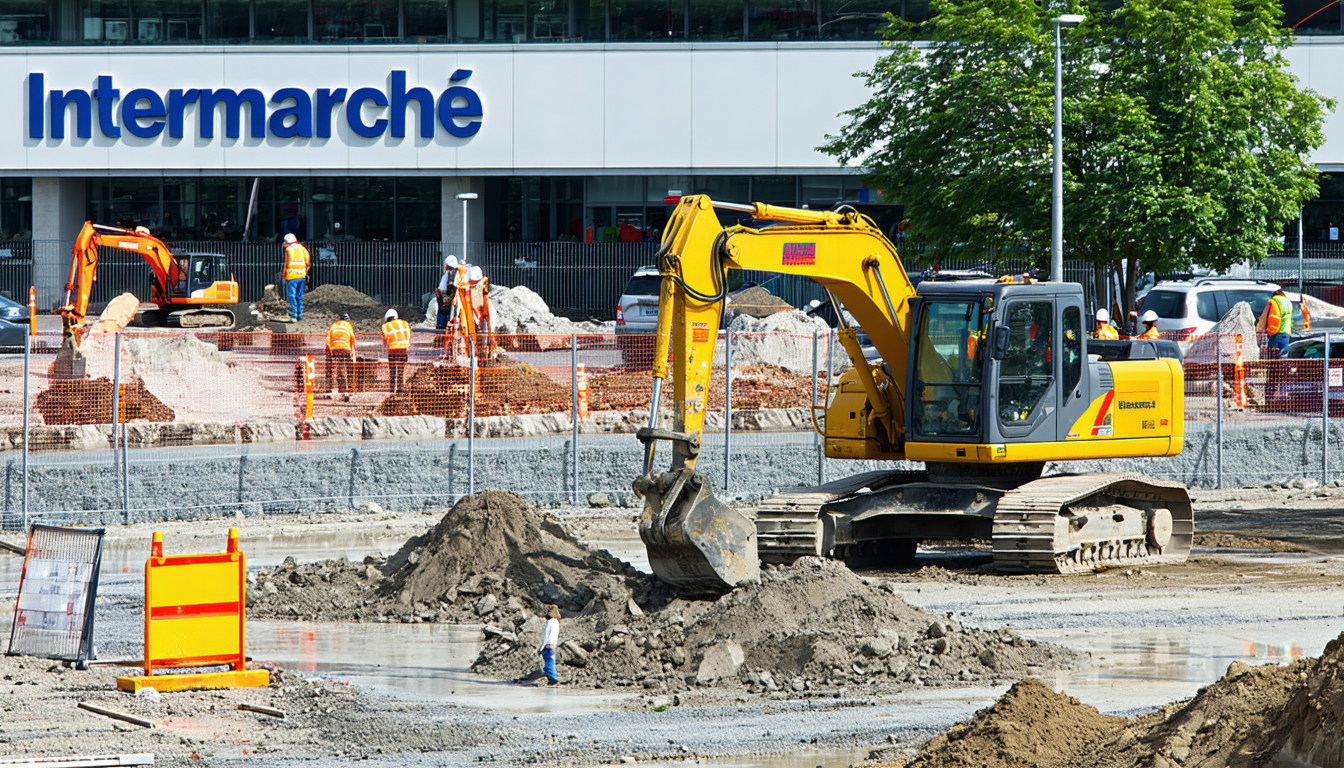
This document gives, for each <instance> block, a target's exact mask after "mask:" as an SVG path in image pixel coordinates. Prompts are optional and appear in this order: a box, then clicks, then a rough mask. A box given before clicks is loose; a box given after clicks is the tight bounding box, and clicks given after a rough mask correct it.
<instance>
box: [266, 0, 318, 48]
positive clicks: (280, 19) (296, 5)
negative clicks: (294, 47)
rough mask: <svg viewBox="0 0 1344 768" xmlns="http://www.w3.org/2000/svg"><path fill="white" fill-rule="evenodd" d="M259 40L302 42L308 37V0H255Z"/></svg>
mask: <svg viewBox="0 0 1344 768" xmlns="http://www.w3.org/2000/svg"><path fill="white" fill-rule="evenodd" d="M253 2H254V4H255V9H254V12H255V14H256V20H257V22H256V35H255V38H256V39H257V40H258V41H265V42H270V43H279V42H301V41H306V40H307V39H308V0H253Z"/></svg>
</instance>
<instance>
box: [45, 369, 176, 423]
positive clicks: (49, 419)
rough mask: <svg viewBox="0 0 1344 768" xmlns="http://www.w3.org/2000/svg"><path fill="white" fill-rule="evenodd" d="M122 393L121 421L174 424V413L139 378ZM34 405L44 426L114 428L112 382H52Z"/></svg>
mask: <svg viewBox="0 0 1344 768" xmlns="http://www.w3.org/2000/svg"><path fill="white" fill-rule="evenodd" d="M120 389H121V391H120V392H119V393H118V395H119V399H118V402H117V410H118V411H120V420H121V421H123V422H124V421H172V420H173V418H174V417H175V414H174V413H173V409H172V408H169V407H168V406H167V405H165V404H164V403H163V401H162V400H160V399H159V398H157V397H155V396H154V393H152V392H150V391H149V390H148V389H145V383H144V382H143V381H141V380H140V378H139V377H138V376H132V377H131V379H130V381H128V382H127V383H125V384H122V385H121V387H120ZM35 405H36V407H37V411H38V413H40V414H42V422H43V423H44V424H111V423H112V380H111V379H109V378H106V377H101V378H97V379H75V380H73V381H62V380H59V379H58V380H53V381H52V384H51V387H49V388H48V389H45V390H43V391H41V392H38V393H37V402H36V404H35Z"/></svg>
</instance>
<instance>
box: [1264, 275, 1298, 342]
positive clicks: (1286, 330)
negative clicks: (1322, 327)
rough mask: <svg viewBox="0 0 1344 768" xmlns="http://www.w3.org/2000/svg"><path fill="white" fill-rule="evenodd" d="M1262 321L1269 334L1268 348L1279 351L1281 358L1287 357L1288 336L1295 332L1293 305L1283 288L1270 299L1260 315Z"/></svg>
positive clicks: (1276, 291)
mask: <svg viewBox="0 0 1344 768" xmlns="http://www.w3.org/2000/svg"><path fill="white" fill-rule="evenodd" d="M1260 321H1261V323H1263V324H1264V326H1265V333H1267V334H1269V340H1268V343H1267V345H1266V346H1268V347H1269V348H1270V349H1277V350H1278V351H1279V357H1284V356H1285V355H1287V354H1288V335H1289V334H1291V333H1292V332H1293V303H1292V302H1291V301H1289V300H1288V296H1287V295H1286V294H1284V292H1283V289H1282V288H1279V289H1277V290H1275V291H1274V295H1273V296H1270V297H1269V302H1268V303H1267V304H1265V308H1264V310H1263V311H1262V312H1261V313H1260Z"/></svg>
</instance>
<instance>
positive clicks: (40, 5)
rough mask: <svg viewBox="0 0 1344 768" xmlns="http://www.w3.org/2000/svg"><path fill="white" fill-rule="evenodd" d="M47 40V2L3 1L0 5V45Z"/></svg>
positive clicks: (33, 0) (48, 28) (48, 21)
mask: <svg viewBox="0 0 1344 768" xmlns="http://www.w3.org/2000/svg"><path fill="white" fill-rule="evenodd" d="M49 39H51V17H50V15H49V14H48V12H47V0H5V2H4V3H2V4H0V44H3V43H26V42H31V41H37V40H49Z"/></svg>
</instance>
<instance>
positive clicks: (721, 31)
mask: <svg viewBox="0 0 1344 768" xmlns="http://www.w3.org/2000/svg"><path fill="white" fill-rule="evenodd" d="M690 3H691V39H692V40H741V39H742V37H743V32H744V29H743V28H744V27H745V25H746V6H745V5H744V2H743V0H690Z"/></svg>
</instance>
